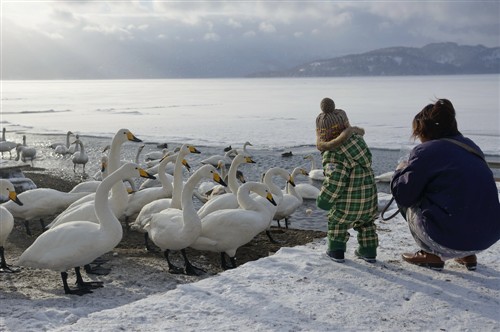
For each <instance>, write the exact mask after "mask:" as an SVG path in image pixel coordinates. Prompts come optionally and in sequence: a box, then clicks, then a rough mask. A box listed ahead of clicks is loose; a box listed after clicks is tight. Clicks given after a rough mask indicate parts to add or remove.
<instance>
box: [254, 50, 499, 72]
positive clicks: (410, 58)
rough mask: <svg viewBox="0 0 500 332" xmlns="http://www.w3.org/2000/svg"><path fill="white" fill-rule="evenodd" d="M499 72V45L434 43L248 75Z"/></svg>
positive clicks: (354, 55) (318, 61)
mask: <svg viewBox="0 0 500 332" xmlns="http://www.w3.org/2000/svg"><path fill="white" fill-rule="evenodd" d="M498 73H500V47H493V48H488V47H485V46H482V45H477V46H462V45H458V44H455V43H434V44H429V45H426V46H424V47H421V48H414V47H389V48H382V49H378V50H374V51H370V52H367V53H362V54H352V55H346V56H342V57H338V58H333V59H325V60H317V61H313V62H309V63H306V64H303V65H300V66H297V67H294V68H291V69H289V70H283V71H269V72H260V73H255V74H252V75H249V77H331V76H402V75H459V74H498Z"/></svg>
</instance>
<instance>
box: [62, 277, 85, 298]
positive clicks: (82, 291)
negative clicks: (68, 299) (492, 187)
mask: <svg viewBox="0 0 500 332" xmlns="http://www.w3.org/2000/svg"><path fill="white" fill-rule="evenodd" d="M61 278H62V281H63V287H64V293H65V294H70V295H78V296H82V295H85V294H90V293H92V291H91V290H90V289H89V288H76V289H71V288H69V286H68V273H67V272H61Z"/></svg>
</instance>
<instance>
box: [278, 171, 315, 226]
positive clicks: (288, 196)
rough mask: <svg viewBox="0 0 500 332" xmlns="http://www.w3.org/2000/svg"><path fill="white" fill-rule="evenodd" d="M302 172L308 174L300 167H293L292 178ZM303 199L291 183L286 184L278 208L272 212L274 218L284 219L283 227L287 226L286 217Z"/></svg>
mask: <svg viewBox="0 0 500 332" xmlns="http://www.w3.org/2000/svg"><path fill="white" fill-rule="evenodd" d="M299 174H302V175H305V176H308V173H307V171H306V170H305V169H303V168H301V167H295V168H294V169H293V171H292V178H293V179H294V180H295V178H296V176H297V175H299ZM302 203H303V199H302V196H300V195H299V194H298V193H297V191H296V190H295V185H292V183H289V182H288V183H287V184H286V189H285V193H284V194H283V199H282V200H281V202H280V203H279V204H278V208H277V210H276V212H275V213H274V220H276V221H277V222H278V225H279V222H280V220H282V219H285V227H286V228H288V218H289V217H290V216H291V215H292V214H293V213H294V212H295V211H296V210H297V209H298V208H299V207H300V206H301V205H302Z"/></svg>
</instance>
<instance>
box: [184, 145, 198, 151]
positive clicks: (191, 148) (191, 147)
mask: <svg viewBox="0 0 500 332" xmlns="http://www.w3.org/2000/svg"><path fill="white" fill-rule="evenodd" d="M187 147H188V149H189V152H190V153H201V152H200V150H198V149H197V148H195V147H194V146H192V145H188V146H187Z"/></svg>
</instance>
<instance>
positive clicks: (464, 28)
mask: <svg viewBox="0 0 500 332" xmlns="http://www.w3.org/2000/svg"><path fill="white" fill-rule="evenodd" d="M499 11H500V3H499V2H497V1H471V2H452V1H420V2H403V1H400V2H396V1H387V2H380V1H377V2H375V1H374V2H364V1H363V2H359V1H351V2H333V1H332V2H324V1H321V2H315V1H307V2H306V1H304V2H265V1H255V2H238V1H232V2H229V1H227V2H210V1H204V2H202V1H200V2H163V1H139V2H138V1H129V2H124V1H120V2H112V1H107V2H102V1H98V2H96V1H83V2H82V1H77V2H75V1H58V2H57V3H56V2H39V3H30V4H29V6H27V5H26V4H23V3H19V4H17V3H14V2H10V3H8V4H4V5H3V21H2V43H3V45H2V57H3V68H2V71H3V78H4V79H11V78H14V79H16V78H17V79H20V78H132V77H155V78H159V77H213V76H223V77H231V76H242V75H246V74H249V73H252V72H256V71H264V70H270V69H283V68H287V67H291V66H295V65H297V64H300V63H302V62H306V61H312V60H315V59H324V58H332V57H336V56H341V55H346V54H351V53H361V52H366V51H369V50H372V49H376V48H381V47H390V46H415V47H420V46H423V45H425V44H427V43H431V42H443V41H452V42H457V43H459V44H470V45H476V44H482V45H485V46H490V47H493V46H499V45H498V44H499V39H498V36H499V31H500V23H499V22H500V17H499Z"/></svg>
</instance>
